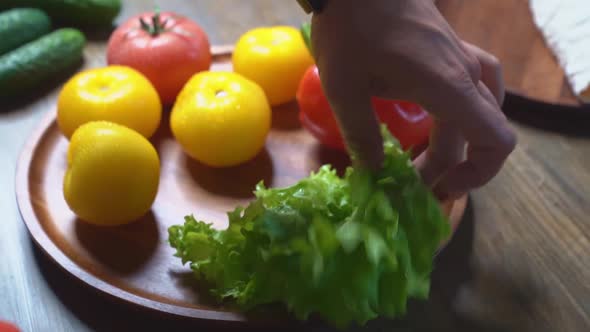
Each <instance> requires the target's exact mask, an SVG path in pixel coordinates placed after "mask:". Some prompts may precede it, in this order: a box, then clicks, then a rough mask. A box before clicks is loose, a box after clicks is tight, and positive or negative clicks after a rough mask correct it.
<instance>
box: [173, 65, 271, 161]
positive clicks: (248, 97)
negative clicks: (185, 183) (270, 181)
mask: <svg viewBox="0 0 590 332" xmlns="http://www.w3.org/2000/svg"><path fill="white" fill-rule="evenodd" d="M270 124H271V109H270V105H269V104H268V101H267V99H266V97H265V95H264V91H262V89H261V88H260V86H258V85H257V84H256V83H254V82H252V81H250V80H248V79H246V78H244V77H243V76H241V75H239V74H236V73H233V72H212V71H205V72H200V73H198V74H196V75H194V76H193V77H192V78H191V79H190V80H189V81H188V82H187V84H186V85H185V86H184V88H183V89H182V91H181V92H180V94H179V95H178V98H177V99H176V103H175V104H174V107H173V109H172V113H171V115H170V126H171V130H172V133H173V134H174V137H175V138H176V140H177V141H178V142H179V144H180V145H181V146H182V148H183V149H184V151H185V152H186V153H187V154H188V155H189V156H191V157H192V158H194V159H196V160H198V161H200V162H202V163H203V164H206V165H209V166H212V167H226V166H235V165H237V164H240V163H243V162H246V161H248V160H250V159H252V158H253V157H255V156H256V155H257V154H258V153H259V152H260V151H261V150H262V148H263V147H264V143H265V141H266V136H267V134H268V132H269V130H270Z"/></svg>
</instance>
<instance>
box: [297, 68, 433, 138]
mask: <svg viewBox="0 0 590 332" xmlns="http://www.w3.org/2000/svg"><path fill="white" fill-rule="evenodd" d="M297 102H298V104H299V109H300V113H299V119H300V121H301V124H302V126H303V127H304V128H305V129H306V130H308V131H309V132H310V133H311V134H312V135H313V136H314V137H315V138H317V139H318V140H319V141H320V142H321V143H322V144H323V145H325V146H328V147H331V148H335V149H340V150H345V145H344V141H343V139H342V135H341V133H340V130H339V128H338V124H337V122H336V118H335V117H334V113H333V111H332V109H331V107H330V104H329V103H328V99H327V98H326V96H325V94H324V92H323V90H322V86H321V82H320V76H319V72H318V68H317V67H316V66H311V67H310V68H309V69H308V70H307V71H306V73H305V75H304V76H303V78H302V79H301V82H300V85H299V89H298V91H297ZM372 102H373V107H374V109H375V111H376V113H377V116H378V118H379V120H380V121H381V122H383V123H385V124H386V125H387V127H388V129H389V131H390V132H391V134H392V135H393V136H395V137H396V138H397V139H398V140H399V141H400V144H401V146H402V148H404V149H405V150H408V149H411V148H420V147H423V146H425V145H426V144H428V138H429V136H430V131H431V130H432V125H433V121H432V117H431V116H430V115H429V114H428V112H426V111H425V110H424V109H423V108H422V107H420V106H419V105H417V104H415V103H411V102H407V101H400V100H388V99H383V98H378V97H373V98H372Z"/></svg>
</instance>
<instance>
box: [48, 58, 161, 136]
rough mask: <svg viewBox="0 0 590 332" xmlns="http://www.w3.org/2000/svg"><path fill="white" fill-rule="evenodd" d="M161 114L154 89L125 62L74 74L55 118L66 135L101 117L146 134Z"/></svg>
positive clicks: (154, 129)
mask: <svg viewBox="0 0 590 332" xmlns="http://www.w3.org/2000/svg"><path fill="white" fill-rule="evenodd" d="M161 116H162V104H161V102H160V97H159V96H158V92H157V91H156V89H155V88H154V87H153V85H152V84H151V83H150V81H148V79H147V78H145V76H143V75H142V74H141V73H140V72H138V71H136V70H135V69H132V68H130V67H125V66H108V67H103V68H95V69H88V70H85V71H83V72H80V73H78V74H76V75H74V76H73V77H72V78H71V79H70V80H68V82H66V84H65V85H64V87H63V89H62V90H61V92H60V94H59V98H58V102H57V122H58V124H59V128H60V129H61V131H62V133H63V134H64V135H65V136H66V137H68V138H69V137H71V135H72V133H73V132H74V131H75V130H76V129H77V128H78V127H79V126H80V125H82V124H84V123H86V122H89V121H100V120H103V121H110V122H115V123H118V124H121V125H124V126H127V127H129V128H131V129H134V130H136V131H137V132H139V133H140V134H142V135H143V136H145V137H148V138H149V137H150V136H151V135H153V134H154V132H155V131H156V129H157V128H158V126H159V124H160V118H161Z"/></svg>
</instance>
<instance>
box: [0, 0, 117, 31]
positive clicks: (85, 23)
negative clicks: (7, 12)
mask: <svg viewBox="0 0 590 332" xmlns="http://www.w3.org/2000/svg"><path fill="white" fill-rule="evenodd" d="M14 7H36V8H40V9H43V10H44V11H45V12H47V13H48V14H49V16H51V17H52V18H53V19H54V20H56V21H59V22H62V23H67V24H74V25H76V26H81V27H92V26H110V25H112V23H113V20H114V19H115V17H117V15H118V14H119V12H120V11H121V0H2V1H0V10H1V9H8V8H14Z"/></svg>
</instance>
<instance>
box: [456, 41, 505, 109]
mask: <svg viewBox="0 0 590 332" xmlns="http://www.w3.org/2000/svg"><path fill="white" fill-rule="evenodd" d="M462 43H463V46H464V47H465V48H466V50H467V51H468V52H470V53H471V54H473V55H474V56H475V57H476V58H477V60H478V61H479V63H480V65H481V81H482V82H483V83H484V84H485V85H486V86H487V87H488V88H489V90H490V91H491V92H492V94H493V95H494V97H495V100H496V102H497V103H498V105H500V106H502V104H503V103H504V94H505V88H504V77H503V74H502V66H501V65H500V61H499V60H498V59H497V58H496V57H495V56H493V55H492V54H490V53H488V52H486V51H484V50H482V49H481V48H479V47H477V46H475V45H472V44H470V43H467V42H465V41H463V42H462Z"/></svg>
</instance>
